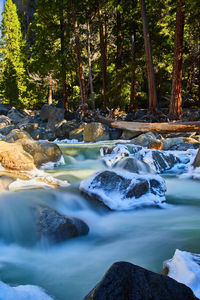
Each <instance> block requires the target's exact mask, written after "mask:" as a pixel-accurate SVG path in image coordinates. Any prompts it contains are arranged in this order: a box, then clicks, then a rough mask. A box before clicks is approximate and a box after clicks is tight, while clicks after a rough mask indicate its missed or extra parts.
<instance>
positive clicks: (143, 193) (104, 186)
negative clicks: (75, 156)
mask: <svg viewBox="0 0 200 300" xmlns="http://www.w3.org/2000/svg"><path fill="white" fill-rule="evenodd" d="M80 190H81V191H82V192H83V193H84V194H85V195H86V196H88V197H89V198H91V199H97V200H99V201H100V202H101V203H104V205H106V206H107V207H108V208H110V209H112V210H130V209H133V208H136V207H146V206H159V205H161V204H162V203H163V202H164V201H165V191H166V186H165V181H164V179H163V178H161V177H160V176H158V175H147V174H145V175H138V174H135V173H129V172H127V173H122V172H114V171H100V172H96V173H95V174H93V175H92V176H91V177H89V178H87V179H85V180H83V181H82V182H81V184H80Z"/></svg>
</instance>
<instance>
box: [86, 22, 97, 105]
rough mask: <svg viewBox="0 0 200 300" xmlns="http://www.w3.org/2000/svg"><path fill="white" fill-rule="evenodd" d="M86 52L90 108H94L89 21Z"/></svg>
mask: <svg viewBox="0 0 200 300" xmlns="http://www.w3.org/2000/svg"><path fill="white" fill-rule="evenodd" d="M87 54H88V67H89V81H90V92H91V99H92V108H93V109H94V108H95V100H94V86H93V79H92V58H91V50H90V23H89V21H88V22H87Z"/></svg>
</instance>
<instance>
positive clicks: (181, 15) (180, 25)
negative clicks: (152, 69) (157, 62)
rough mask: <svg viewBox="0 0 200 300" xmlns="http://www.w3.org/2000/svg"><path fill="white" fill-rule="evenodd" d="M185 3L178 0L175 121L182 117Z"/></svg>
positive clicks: (172, 106)
mask: <svg viewBox="0 0 200 300" xmlns="http://www.w3.org/2000/svg"><path fill="white" fill-rule="evenodd" d="M184 19H185V11H184V2H183V1H182V0H177V11H176V30H175V41H174V67H173V77H172V93H171V102H170V111H169V117H170V119H173V120H179V119H181V117H182V98H181V81H182V57H183V32H184Z"/></svg>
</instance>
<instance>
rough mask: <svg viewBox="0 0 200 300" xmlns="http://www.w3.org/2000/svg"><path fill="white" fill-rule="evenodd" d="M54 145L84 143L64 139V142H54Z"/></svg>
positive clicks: (57, 140)
mask: <svg viewBox="0 0 200 300" xmlns="http://www.w3.org/2000/svg"><path fill="white" fill-rule="evenodd" d="M53 143H55V144H79V143H83V142H79V141H78V140H77V139H72V140H69V139H63V140H59V139H56V140H54V141H53Z"/></svg>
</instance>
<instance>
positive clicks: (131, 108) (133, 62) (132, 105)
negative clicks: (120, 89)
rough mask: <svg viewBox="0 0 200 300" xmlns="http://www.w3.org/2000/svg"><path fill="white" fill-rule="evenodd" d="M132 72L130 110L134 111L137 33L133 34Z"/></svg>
mask: <svg viewBox="0 0 200 300" xmlns="http://www.w3.org/2000/svg"><path fill="white" fill-rule="evenodd" d="M131 53H132V64H133V66H132V73H131V93H130V111H133V110H134V108H135V109H136V110H137V102H136V98H137V92H136V76H135V75H136V74H135V73H136V67H135V35H132V45H131Z"/></svg>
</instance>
